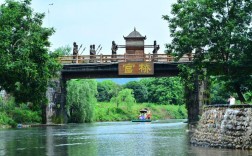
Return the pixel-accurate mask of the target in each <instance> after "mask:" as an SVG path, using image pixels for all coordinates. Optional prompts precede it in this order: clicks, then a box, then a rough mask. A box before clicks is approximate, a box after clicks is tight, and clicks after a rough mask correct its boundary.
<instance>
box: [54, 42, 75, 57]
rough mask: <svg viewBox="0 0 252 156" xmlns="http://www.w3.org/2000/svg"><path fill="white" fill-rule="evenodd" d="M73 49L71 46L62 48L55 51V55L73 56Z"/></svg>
mask: <svg viewBox="0 0 252 156" xmlns="http://www.w3.org/2000/svg"><path fill="white" fill-rule="evenodd" d="M71 49H72V48H71V47H70V46H69V45H66V46H61V47H59V48H57V49H55V50H54V53H58V54H59V55H60V56H66V55H72V54H71Z"/></svg>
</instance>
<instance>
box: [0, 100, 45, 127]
mask: <svg viewBox="0 0 252 156" xmlns="http://www.w3.org/2000/svg"><path fill="white" fill-rule="evenodd" d="M18 123H23V124H31V123H41V112H40V111H32V110H31V109H30V108H29V105H28V104H24V103H23V104H20V105H18V106H17V104H16V102H15V100H14V98H10V99H8V100H5V99H3V98H1V97H0V127H3V126H7V127H8V126H12V127H16V125H17V124H18Z"/></svg>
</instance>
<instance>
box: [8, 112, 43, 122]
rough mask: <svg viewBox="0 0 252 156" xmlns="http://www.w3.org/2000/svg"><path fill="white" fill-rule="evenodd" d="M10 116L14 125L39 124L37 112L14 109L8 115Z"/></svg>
mask: <svg viewBox="0 0 252 156" xmlns="http://www.w3.org/2000/svg"><path fill="white" fill-rule="evenodd" d="M10 114H11V115H12V119H13V120H14V121H15V122H16V123H40V122H41V117H40V115H39V114H38V112H32V111H31V110H22V109H18V108H15V109H14V110H13V111H11V113H10Z"/></svg>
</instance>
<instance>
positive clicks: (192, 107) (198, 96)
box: [185, 76, 210, 126]
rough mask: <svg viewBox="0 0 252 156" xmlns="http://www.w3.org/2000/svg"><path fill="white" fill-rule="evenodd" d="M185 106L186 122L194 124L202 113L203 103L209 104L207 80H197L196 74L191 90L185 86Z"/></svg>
mask: <svg viewBox="0 0 252 156" xmlns="http://www.w3.org/2000/svg"><path fill="white" fill-rule="evenodd" d="M185 98H186V107H187V110H188V123H189V124H190V125H191V126H194V125H196V124H197V122H198V121H199V116H200V115H202V112H203V107H204V105H208V104H209V102H210V101H209V86H208V81H207V79H205V80H204V81H199V79H198V76H196V78H195V80H194V88H193V90H192V89H191V88H189V86H187V85H186V86H185Z"/></svg>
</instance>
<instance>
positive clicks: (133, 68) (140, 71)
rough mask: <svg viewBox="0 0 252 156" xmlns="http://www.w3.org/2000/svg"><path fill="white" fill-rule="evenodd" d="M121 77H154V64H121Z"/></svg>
mask: <svg viewBox="0 0 252 156" xmlns="http://www.w3.org/2000/svg"><path fill="white" fill-rule="evenodd" d="M118 74H119V75H153V74H154V64H153V62H119V63H118Z"/></svg>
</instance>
